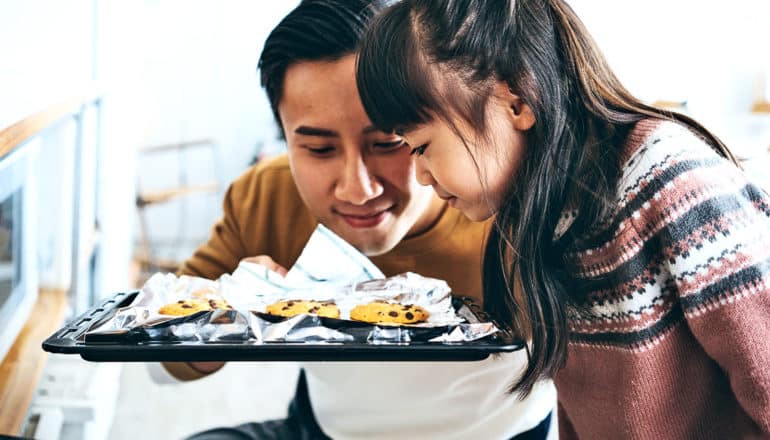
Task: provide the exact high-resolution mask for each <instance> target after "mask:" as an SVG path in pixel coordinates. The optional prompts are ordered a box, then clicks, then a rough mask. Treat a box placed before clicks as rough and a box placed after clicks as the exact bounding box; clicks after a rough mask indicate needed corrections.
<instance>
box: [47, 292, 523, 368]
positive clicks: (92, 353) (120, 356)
mask: <svg viewBox="0 0 770 440" xmlns="http://www.w3.org/2000/svg"><path fill="white" fill-rule="evenodd" d="M138 293H139V292H138V291H132V292H120V293H117V294H115V295H113V296H112V297H111V298H109V299H107V300H105V301H103V302H101V303H99V304H98V305H96V306H94V307H92V308H91V309H90V310H88V311H86V312H85V313H83V314H82V315H80V316H78V317H77V318H75V319H73V320H72V321H70V322H69V323H68V324H67V325H65V326H64V327H62V328H61V329H59V330H58V331H57V332H55V333H54V334H53V335H51V336H50V337H49V338H48V339H46V340H45V341H44V342H43V350H45V351H48V352H51V353H63V354H79V355H80V357H82V358H83V359H85V360H88V361H95V362H158V361H478V360H482V359H485V358H487V357H489V356H490V355H492V354H495V353H506V352H513V351H516V350H520V349H521V348H523V344H522V343H521V342H520V341H519V340H517V339H516V338H515V337H514V336H513V332H512V331H511V329H510V328H509V327H505V326H501V325H499V324H498V323H497V322H495V321H493V320H492V319H491V318H490V317H489V315H487V314H486V313H485V312H484V311H483V310H481V308H480V307H479V306H478V305H477V304H475V303H474V302H473V301H472V300H470V299H469V298H453V305H454V306H455V308H456V309H459V308H461V307H467V311H470V312H471V313H472V314H473V315H474V316H475V317H476V318H477V319H478V320H479V321H482V322H493V323H494V324H495V325H496V326H497V328H498V329H500V331H499V332H497V333H495V334H493V335H490V336H488V337H486V338H484V339H480V340H477V341H472V342H462V343H451V344H447V343H435V342H411V343H398V344H370V343H366V342H363V341H354V342H316V343H310V342H298V343H295V342H286V343H276V342H269V343H256V342H254V341H245V340H235V341H227V342H223V341H217V342H199V341H173V340H162V341H158V340H152V339H150V338H146V339H142V338H136V337H133V338H127V337H125V335H120V334H116V335H114V336H113V337H111V336H110V335H98V336H97V337H91V336H90V335H89V336H88V337H87V335H86V334H87V332H88V331H89V330H90V329H92V328H96V327H98V326H99V325H100V324H102V323H104V322H106V321H107V320H109V319H110V318H111V317H112V316H113V315H114V314H115V313H116V311H117V310H118V309H119V308H121V307H125V306H128V305H130V304H131V303H132V302H133V300H134V298H135V297H136V295H137V294H138ZM201 313H210V312H201ZM184 319H191V318H190V317H184V318H179V320H184ZM173 321H174V322H179V321H178V320H173ZM335 321H339V320H335ZM168 322H169V323H171V322H172V321H168ZM345 322H346V323H347V324H348V325H350V321H345ZM357 324H358V327H359V328H361V327H369V329H371V328H372V326H370V325H368V324H366V325H363V324H360V323H357ZM355 327H356V324H353V327H349V328H346V331H348V332H350V331H351V330H352V331H353V333H355ZM367 331H368V330H367Z"/></svg>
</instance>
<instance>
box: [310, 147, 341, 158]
mask: <svg viewBox="0 0 770 440" xmlns="http://www.w3.org/2000/svg"><path fill="white" fill-rule="evenodd" d="M305 148H307V150H308V151H310V152H311V153H313V154H315V155H319V156H323V155H325V154H329V153H331V152H332V151H334V147H305Z"/></svg>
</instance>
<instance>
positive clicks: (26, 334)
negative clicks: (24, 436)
mask: <svg viewBox="0 0 770 440" xmlns="http://www.w3.org/2000/svg"><path fill="white" fill-rule="evenodd" d="M66 308H67V292H66V291H65V290H47V289H43V290H41V291H40V292H39V294H38V298H37V303H36V304H35V307H34V308H33V309H32V310H33V311H32V315H31V317H30V319H29V320H28V321H27V323H26V324H25V325H24V328H23V329H22V331H21V333H20V334H19V336H18V338H16V342H15V343H14V344H13V346H12V347H11V349H10V350H9V351H8V354H7V355H6V357H5V359H3V362H2V364H0V434H5V435H18V434H19V430H20V429H21V424H22V423H23V422H24V417H25V416H26V414H27V409H28V408H29V404H30V402H32V397H33V396H34V394H35V389H36V388H37V383H38V380H39V379H40V374H41V373H42V371H43V366H45V360H46V357H47V354H46V352H44V351H43V349H42V347H41V344H42V343H43V341H44V340H45V339H46V338H48V336H50V335H51V334H52V333H53V332H55V331H56V330H58V329H59V327H61V325H62V320H63V319H64V311H65V310H66Z"/></svg>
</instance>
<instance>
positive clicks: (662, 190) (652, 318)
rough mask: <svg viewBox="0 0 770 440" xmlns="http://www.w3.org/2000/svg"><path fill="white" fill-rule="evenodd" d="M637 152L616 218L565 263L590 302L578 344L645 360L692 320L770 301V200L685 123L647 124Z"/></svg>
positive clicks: (625, 174) (579, 322)
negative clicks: (764, 298)
mask: <svg viewBox="0 0 770 440" xmlns="http://www.w3.org/2000/svg"><path fill="white" fill-rule="evenodd" d="M635 141H636V142H635ZM631 144H632V145H630V147H631V148H630V150H629V152H630V157H629V158H628V159H627V160H626V162H625V165H624V167H623V169H622V174H621V179H620V184H619V186H618V188H619V192H618V200H619V201H618V204H617V209H616V210H615V212H614V213H613V215H612V217H611V218H610V220H609V221H608V222H607V223H605V224H604V225H603V227H602V228H601V230H602V232H601V233H599V234H596V235H593V236H592V238H591V239H590V240H589V241H587V242H583V243H579V244H577V245H576V246H574V247H573V248H572V249H570V251H569V252H568V253H566V255H565V263H566V265H567V269H568V272H569V273H570V275H571V276H572V277H573V279H574V281H575V284H574V287H575V288H576V289H578V290H577V292H576V293H578V294H579V298H581V299H582V301H581V302H580V303H579V304H578V306H579V307H578V308H577V311H576V312H574V311H573V312H571V313H570V316H569V322H570V343H571V344H577V345H588V346H601V347H605V348H610V349H619V350H624V351H626V350H630V351H632V352H640V351H645V350H647V349H649V348H651V347H653V346H655V345H657V344H658V343H659V342H660V341H661V340H662V339H663V338H665V337H666V336H667V334H669V333H670V332H671V331H672V330H673V329H674V328H676V327H677V326H679V325H682V324H683V323H685V322H686V320H687V319H690V318H691V317H693V316H699V315H701V314H704V313H709V312H711V311H715V310H717V309H719V308H721V307H722V306H724V305H725V304H728V303H732V302H734V301H741V300H742V299H744V298H749V297H751V296H754V295H768V291H769V289H768V279H769V278H770V201H769V200H768V197H767V194H766V193H765V192H764V191H763V190H761V189H760V188H758V187H757V186H756V185H754V184H753V183H751V182H749V181H748V180H747V179H746V177H745V176H744V175H743V173H742V172H741V171H740V170H739V169H738V168H737V167H735V166H734V165H733V164H732V163H730V162H729V161H728V160H726V159H724V158H722V157H721V156H719V155H718V154H717V153H716V152H714V151H713V150H712V149H710V148H709V147H708V146H707V145H706V144H704V142H703V141H702V140H701V139H699V138H698V137H696V136H695V135H693V134H692V133H691V132H689V130H687V129H686V128H684V127H682V126H680V125H678V124H675V123H671V122H654V121H643V122H642V123H640V124H639V126H638V127H637V128H636V129H635V130H634V132H633V133H632V135H631ZM564 217H565V218H574V214H565V216H564ZM561 229H565V225H561Z"/></svg>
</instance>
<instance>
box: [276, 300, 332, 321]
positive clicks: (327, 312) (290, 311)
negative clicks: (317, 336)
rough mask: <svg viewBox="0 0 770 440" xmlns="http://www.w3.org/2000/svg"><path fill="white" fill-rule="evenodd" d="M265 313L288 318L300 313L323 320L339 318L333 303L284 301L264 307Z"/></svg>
mask: <svg viewBox="0 0 770 440" xmlns="http://www.w3.org/2000/svg"><path fill="white" fill-rule="evenodd" d="M266 312H267V313H268V314H270V315H277V316H284V317H286V318H290V317H292V316H295V315H299V314H301V313H308V314H311V315H318V316H323V317H325V318H339V317H340V309H339V308H337V305H336V304H334V303H333V302H330V301H327V302H321V301H310V300H300V299H295V300H286V301H279V302H277V303H273V304H270V305H268V306H267V307H266Z"/></svg>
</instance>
